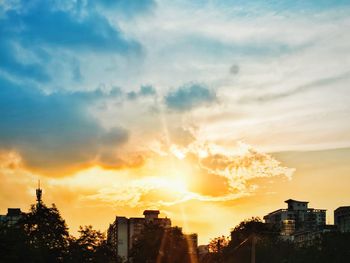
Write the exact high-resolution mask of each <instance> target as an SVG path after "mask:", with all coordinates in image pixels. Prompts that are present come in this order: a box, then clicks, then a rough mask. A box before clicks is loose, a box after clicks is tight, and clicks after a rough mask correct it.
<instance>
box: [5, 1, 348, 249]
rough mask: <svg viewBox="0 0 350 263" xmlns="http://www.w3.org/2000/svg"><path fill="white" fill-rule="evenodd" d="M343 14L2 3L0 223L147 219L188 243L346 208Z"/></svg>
mask: <svg viewBox="0 0 350 263" xmlns="http://www.w3.org/2000/svg"><path fill="white" fill-rule="evenodd" d="M349 14H350V1H330V0H318V1H301V0H296V1H295V0H294V1H287V0H281V1H262V0H256V1H239V0H227V1H219V0H211V1H209V0H208V1H204V0H193V1H187V0H133V1H129V0H115V1H113V0H100V1H92V0H75V1H74V0H70V1H68V0H60V1H58V0H45V1H44V0H33V1H30V2H28V1H24V0H0V36H1V37H0V180H1V184H0V214H5V213H6V211H7V208H8V207H19V208H21V209H22V210H23V211H27V210H28V209H29V206H30V204H32V203H34V202H35V188H36V186H37V182H38V180H39V179H40V180H41V185H42V188H43V199H44V202H45V203H47V204H51V203H55V204H56V205H57V206H58V209H59V210H60V211H61V213H62V216H63V217H64V218H65V219H66V221H67V224H68V226H69V228H70V230H71V232H72V233H73V234H74V233H76V232H77V229H78V227H79V225H89V224H92V225H93V226H94V227H95V228H97V229H100V230H102V231H105V230H106V229H107V227H108V225H109V223H112V222H113V221H114V219H115V216H117V215H118V216H127V217H138V216H142V212H143V210H145V209H159V210H160V211H161V216H167V217H170V218H171V219H172V223H173V225H179V226H181V227H183V230H184V231H185V232H187V233H191V232H197V233H198V234H199V242H200V243H201V244H204V243H207V242H208V241H209V240H210V239H211V238H214V237H216V236H221V235H228V234H229V231H230V229H231V228H233V227H234V226H235V225H236V224H238V223H239V222H240V221H241V220H243V219H246V218H250V217H252V216H259V217H263V216H264V215H265V214H267V213H269V212H271V211H273V210H276V209H279V208H284V207H285V205H286V204H284V203H283V202H284V200H287V199H289V198H294V199H297V200H307V201H310V206H311V207H315V208H325V209H327V222H328V223H333V210H334V209H336V208H337V207H338V206H341V205H350V193H349V191H348V186H349V184H350V164H349V161H350V90H349V86H350V34H349V33H348V32H349V28H350V15H349Z"/></svg>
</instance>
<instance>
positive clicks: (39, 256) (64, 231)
mask: <svg viewBox="0 0 350 263" xmlns="http://www.w3.org/2000/svg"><path fill="white" fill-rule="evenodd" d="M19 228H20V229H22V230H23V232H24V235H25V241H26V243H27V245H28V246H30V250H31V254H32V259H33V262H64V259H65V257H66V255H67V254H68V245H69V233H68V227H67V225H66V222H65V221H64V219H63V218H62V217H61V215H60V213H59V211H58V209H57V207H56V206H55V204H52V207H47V206H46V205H45V204H40V205H32V206H31V208H30V211H29V213H27V214H25V216H24V218H23V219H21V220H20V221H19Z"/></svg>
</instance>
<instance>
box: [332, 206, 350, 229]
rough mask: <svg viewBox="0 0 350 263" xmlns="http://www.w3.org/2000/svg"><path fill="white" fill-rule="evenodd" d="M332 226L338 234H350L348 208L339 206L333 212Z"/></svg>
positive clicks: (349, 208) (349, 210)
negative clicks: (333, 225) (334, 226)
mask: <svg viewBox="0 0 350 263" xmlns="http://www.w3.org/2000/svg"><path fill="white" fill-rule="evenodd" d="M334 224H335V225H336V227H337V229H338V230H339V231H340V232H343V233H344V232H350V206H341V207H338V208H337V209H336V210H335V211H334Z"/></svg>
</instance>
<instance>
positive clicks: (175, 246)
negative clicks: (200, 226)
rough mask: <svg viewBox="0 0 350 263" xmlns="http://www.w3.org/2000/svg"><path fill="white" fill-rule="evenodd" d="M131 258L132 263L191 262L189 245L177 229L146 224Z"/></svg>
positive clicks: (134, 246)
mask: <svg viewBox="0 0 350 263" xmlns="http://www.w3.org/2000/svg"><path fill="white" fill-rule="evenodd" d="M131 257H132V259H133V262H134V263H151V262H161V263H168V262H169V263H170V262H171V263H186V262H191V261H190V260H191V259H190V256H189V245H188V243H187V240H186V238H185V236H184V234H183V233H182V230H181V229H180V228H178V227H172V228H166V229H165V228H163V227H161V226H159V225H156V224H152V223H151V224H147V225H146V226H145V228H144V230H143V231H142V233H141V236H140V237H139V239H138V240H137V241H136V242H135V244H134V245H133V248H132V250H131Z"/></svg>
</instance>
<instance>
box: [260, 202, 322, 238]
mask: <svg viewBox="0 0 350 263" xmlns="http://www.w3.org/2000/svg"><path fill="white" fill-rule="evenodd" d="M285 203H287V204H288V208H287V209H279V210H276V211H273V212H271V213H269V214H268V215H266V216H264V220H265V222H266V223H269V224H274V225H276V226H278V227H279V228H280V230H281V235H284V236H291V235H293V234H294V233H295V232H298V231H314V230H318V229H321V228H323V227H324V226H325V225H326V210H325V209H314V208H309V207H308V203H309V202H304V201H296V200H293V199H288V200H286V201H285Z"/></svg>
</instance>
